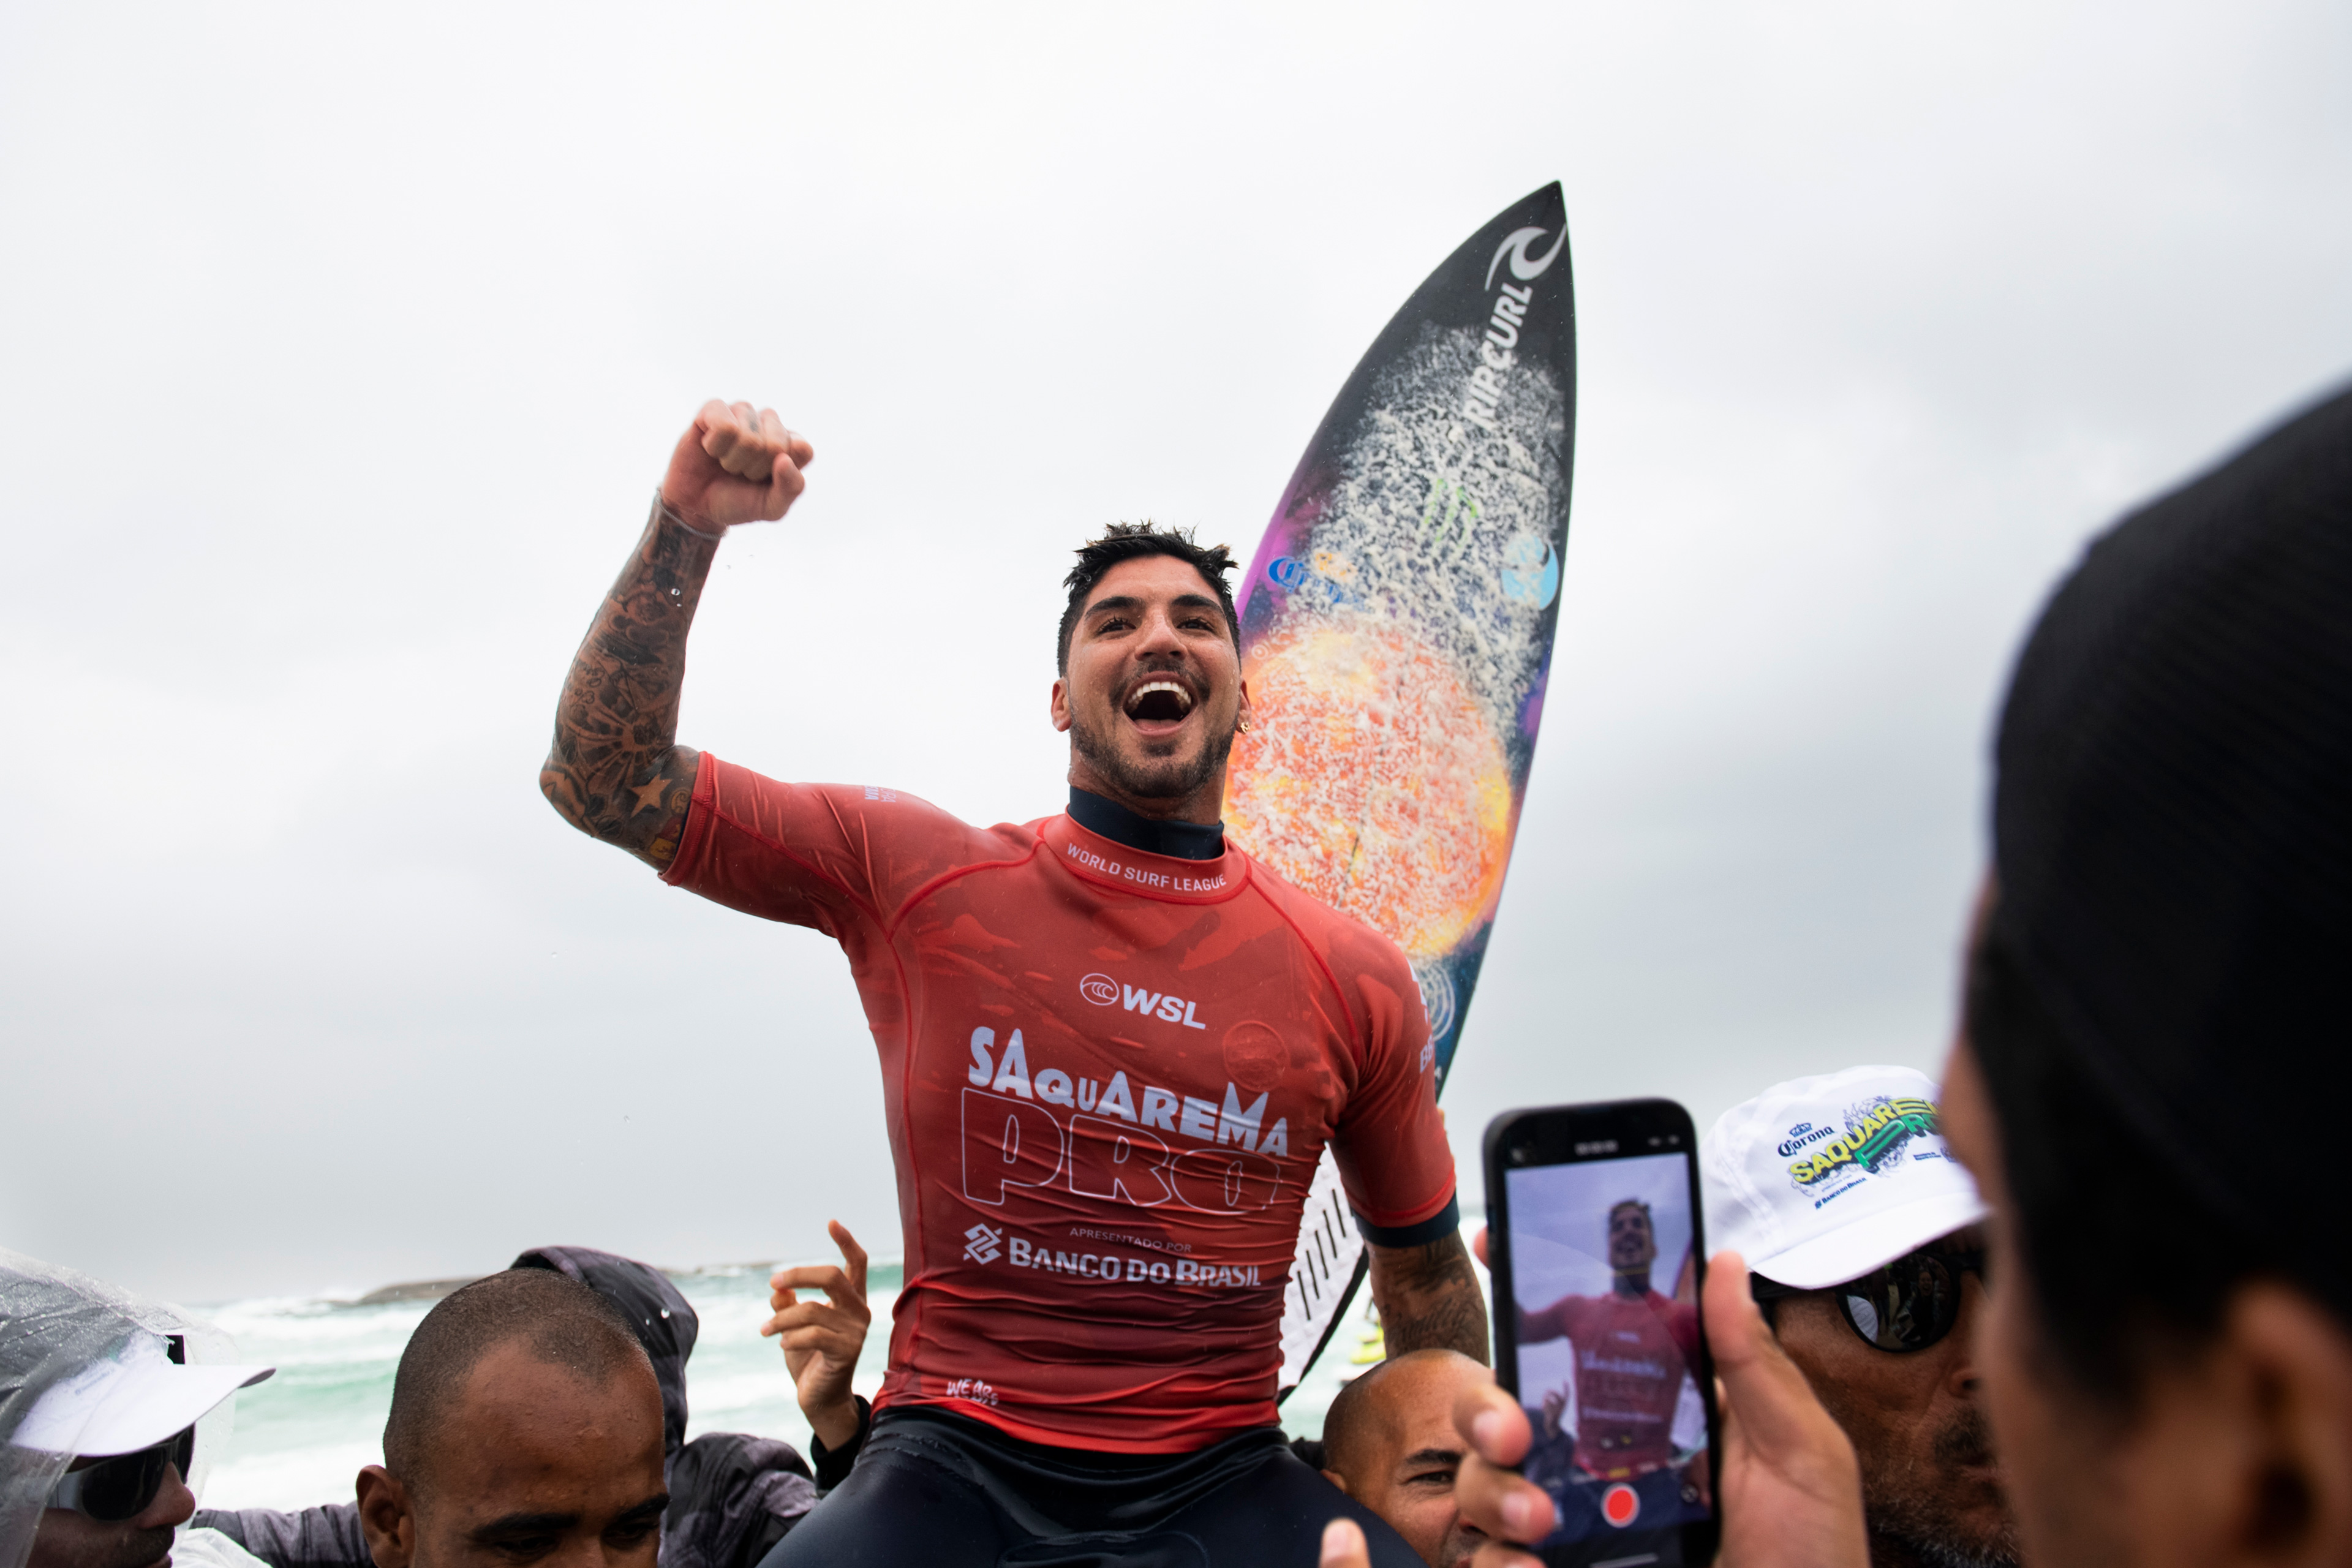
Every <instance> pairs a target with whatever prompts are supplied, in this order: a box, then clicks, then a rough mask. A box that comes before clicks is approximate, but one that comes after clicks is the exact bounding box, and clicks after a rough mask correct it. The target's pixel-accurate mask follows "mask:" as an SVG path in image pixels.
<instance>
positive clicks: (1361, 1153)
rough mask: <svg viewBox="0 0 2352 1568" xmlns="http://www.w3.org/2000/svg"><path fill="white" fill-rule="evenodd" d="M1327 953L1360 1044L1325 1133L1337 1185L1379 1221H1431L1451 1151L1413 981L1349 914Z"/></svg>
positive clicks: (1397, 957)
mask: <svg viewBox="0 0 2352 1568" xmlns="http://www.w3.org/2000/svg"><path fill="white" fill-rule="evenodd" d="M1331 959H1332V969H1333V978H1334V979H1335V980H1336V981H1337V982H1338V983H1339V990H1340V994H1341V996H1342V998H1343V999H1344V1000H1345V1001H1346V1002H1347V1004H1348V1006H1349V1010H1350V1012H1351V1013H1353V1014H1354V1020H1353V1021H1354V1024H1355V1026H1356V1031H1357V1037H1358V1041H1359V1046H1358V1049H1359V1052H1360V1055H1359V1058H1358V1061H1357V1073H1356V1082H1355V1085H1354V1089H1353V1091H1352V1092H1351V1093H1349V1096H1348V1103H1347V1104H1346V1105H1345V1106H1344V1107H1342V1108H1341V1110H1340V1112H1339V1125H1338V1126H1337V1128H1336V1129H1335V1130H1334V1131H1333V1134H1332V1139H1331V1152H1332V1155H1333V1157H1334V1159H1335V1160H1336V1161H1337V1162H1338V1163H1339V1182H1340V1184H1341V1185H1342V1186H1343V1187H1345V1188H1346V1189H1347V1194H1348V1202H1349V1205H1350V1206H1351V1207H1353V1208H1354V1209H1355V1211H1356V1213H1357V1214H1359V1215H1362V1216H1363V1217H1364V1218H1365V1219H1367V1220H1369V1221H1370V1222H1371V1223H1372V1224H1373V1225H1376V1226H1381V1227H1382V1228H1384V1229H1402V1228H1404V1227H1407V1226H1413V1225H1416V1224H1419V1223H1420V1222H1422V1221H1423V1220H1429V1219H1433V1218H1435V1217H1436V1216H1437V1215H1440V1214H1442V1213H1443V1212H1444V1209H1445V1206H1446V1205H1448V1204H1450V1203H1452V1202H1453V1201H1454V1150H1453V1148H1452V1146H1451V1145H1450V1144H1448V1143H1447V1142H1446V1141H1445V1122H1444V1119H1443V1118H1441V1117H1440V1116H1439V1115H1438V1113H1437V1069H1436V1059H1437V1058H1436V1054H1435V1053H1434V1052H1433V1051H1432V1050H1430V1049H1429V1018H1428V1016H1427V1015H1426V1014H1425V1013H1424V1012H1423V1010H1422V1005H1421V990H1420V987H1418V986H1416V985H1415V984H1413V980H1412V967H1411V966H1410V965H1409V964H1407V963H1405V961H1404V954H1403V953H1402V952H1398V951H1397V948H1396V944H1395V943H1394V942H1390V941H1388V940H1387V939H1386V938H1384V937H1381V936H1380V935H1378V934H1376V933H1375V932H1373V931H1370V929H1369V928H1367V927H1363V926H1360V925H1357V924H1356V923H1355V922H1354V921H1348V922H1346V925H1345V926H1344V928H1342V929H1340V930H1339V931H1337V932H1336V933H1335V935H1334V938H1333V941H1332V944H1331Z"/></svg>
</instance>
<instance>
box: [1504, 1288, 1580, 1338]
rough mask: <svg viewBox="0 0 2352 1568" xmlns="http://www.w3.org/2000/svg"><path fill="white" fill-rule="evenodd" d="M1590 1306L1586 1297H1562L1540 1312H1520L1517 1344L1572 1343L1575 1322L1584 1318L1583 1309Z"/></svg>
mask: <svg viewBox="0 0 2352 1568" xmlns="http://www.w3.org/2000/svg"><path fill="white" fill-rule="evenodd" d="M1591 1304H1592V1300H1591V1297H1588V1296H1562V1297H1561V1298H1560V1299H1559V1300H1557V1301H1554V1302H1553V1303H1552V1304H1551V1305H1550V1306H1549V1307H1546V1308H1544V1309H1543V1310H1541V1311H1538V1312H1528V1311H1522V1312H1521V1313H1520V1314H1519V1342H1520V1343H1521V1344H1523V1345H1539V1344H1541V1343H1543V1342H1545V1341H1546V1340H1567V1341H1569V1342H1571V1343H1573V1342H1575V1339H1576V1325H1577V1321H1578V1320H1579V1319H1580V1318H1582V1317H1583V1316H1584V1311H1585V1309H1586V1308H1588V1307H1590V1306H1591Z"/></svg>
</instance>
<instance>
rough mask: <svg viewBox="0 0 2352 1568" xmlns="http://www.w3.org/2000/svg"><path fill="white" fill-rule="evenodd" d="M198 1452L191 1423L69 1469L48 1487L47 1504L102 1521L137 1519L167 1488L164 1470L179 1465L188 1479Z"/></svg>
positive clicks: (194, 1431)
mask: <svg viewBox="0 0 2352 1568" xmlns="http://www.w3.org/2000/svg"><path fill="white" fill-rule="evenodd" d="M195 1457H196V1429H195V1428H194V1426H190V1427H187V1428H186V1429H184V1430H183V1431H182V1432H181V1433H180V1434H179V1436H175V1437H166V1438H164V1439H163V1441H162V1442H160V1443H158V1444H156V1445H155V1446H154V1447H152V1448H142V1449H140V1450H139V1451H138V1452H137V1453H135V1454H117V1455H115V1456H114V1457H113V1458H110V1459H100V1460H99V1461H98V1463H96V1464H94V1465H89V1466H86V1467H84V1468H81V1469H79V1470H68V1471H67V1472H66V1473H65V1474H64V1475H62V1476H60V1477H58V1484H57V1485H56V1486H55V1487H54V1488H52V1489H50V1491H49V1506H50V1507H51V1508H69V1509H72V1510H75V1511H77V1512H79V1513H86V1514H88V1515H89V1517H90V1518H92V1519H94V1520H97V1521H100V1523H104V1524H120V1523H121V1522H122V1521H124V1520H126V1519H137V1518H138V1517H139V1516H140V1515H141V1514H142V1513H145V1512H146V1511H147V1510H148V1507H149V1505H151V1504H152V1503H153V1502H154V1500H155V1494H156V1493H158V1492H160V1491H162V1490H163V1473H164V1472H165V1471H166V1470H169V1469H171V1468H173V1467H174V1466H177V1467H178V1468H179V1471H180V1474H181V1476H182V1477H183V1478H185V1477H186V1475H187V1473H188V1461H189V1460H191V1459H193V1458H195Z"/></svg>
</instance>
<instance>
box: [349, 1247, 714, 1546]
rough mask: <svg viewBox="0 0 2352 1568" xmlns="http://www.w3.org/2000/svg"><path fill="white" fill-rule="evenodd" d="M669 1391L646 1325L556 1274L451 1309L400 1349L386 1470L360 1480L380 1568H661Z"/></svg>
mask: <svg viewBox="0 0 2352 1568" xmlns="http://www.w3.org/2000/svg"><path fill="white" fill-rule="evenodd" d="M662 1417H663V1410H662V1394H661V1384H660V1382H659V1380H657V1379H656V1377H655V1376H654V1368H653V1363H652V1361H651V1360H650V1358H648V1357H647V1356H646V1351H645V1347H644V1346H643V1345H642V1344H640V1343H639V1342H637V1334H636V1326H635V1324H633V1323H631V1322H630V1321H629V1320H628V1318H627V1317H626V1316H625V1315H624V1314H623V1313H622V1312H621V1311H620V1310H618V1309H616V1308H615V1307H614V1305H613V1303H612V1302H611V1301H610V1300H607V1299H606V1298H605V1297H604V1296H602V1295H600V1294H598V1293H597V1292H596V1291H595V1290H593V1289H590V1288H589V1287H588V1286H586V1285H583V1284H582V1283H581V1282H580V1281H579V1280H576V1279H569V1278H566V1277H565V1276H564V1275H562V1274H561V1273H559V1272H557V1271H555V1270H552V1269H541V1268H509V1269H507V1270H505V1271H504V1272H502V1273H499V1274H493V1275H490V1276H488V1277H487V1278H485V1279H477V1280H476V1281H474V1282H473V1283H472V1284H470V1285H467V1286H464V1287H461V1288H460V1289H457V1290H456V1291H454V1292H452V1293H451V1294H449V1295H447V1296H446V1297H444V1298H442V1300H440V1301H439V1302H438V1303H436V1305H435V1306H434V1308H433V1310H431V1311H429V1312H427V1313H426V1314H425V1320H424V1321H422V1322H420V1323H419V1324H417V1326H416V1331H415V1333H414V1334H412V1335H411V1336H410V1337H409V1341H408V1344H407V1347H406V1348H405V1349H404V1350H403V1351H402V1352H401V1356H400V1367H399V1370H398V1372H397V1373H395V1374H394V1379H393V1388H392V1413H391V1415H390V1416H389V1417H387V1418H386V1420H385V1422H384V1428H383V1461H384V1462H383V1464H381V1465H369V1466H367V1467H366V1468H363V1469H362V1470H361V1471H360V1474H359V1501H358V1507H359V1519H360V1528H361V1530H362V1531H363V1532H364V1533H365V1535H366V1537H367V1545H368V1552H369V1555H370V1557H371V1558H373V1561H374V1563H375V1568H461V1565H463V1564H467V1563H480V1564H486V1565H487V1564H492V1563H500V1564H505V1563H530V1562H536V1561H539V1560H541V1559H542V1558H551V1557H562V1558H573V1557H576V1556H578V1555H580V1554H583V1553H584V1554H586V1555H587V1556H588V1560H590V1561H594V1562H599V1563H602V1564H604V1568H632V1565H634V1568H655V1563H656V1559H657V1555H658V1552H659V1549H660V1544H661V1521H662V1513H663V1511H664V1510H666V1509H667V1508H668V1506H669V1493H668V1491H667V1488H666V1487H665V1485H664V1482H663V1477H662V1471H663V1459H664V1454H663V1447H662V1425H663V1421H662Z"/></svg>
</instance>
